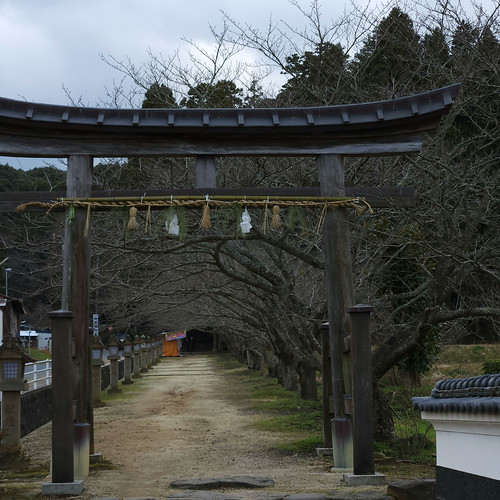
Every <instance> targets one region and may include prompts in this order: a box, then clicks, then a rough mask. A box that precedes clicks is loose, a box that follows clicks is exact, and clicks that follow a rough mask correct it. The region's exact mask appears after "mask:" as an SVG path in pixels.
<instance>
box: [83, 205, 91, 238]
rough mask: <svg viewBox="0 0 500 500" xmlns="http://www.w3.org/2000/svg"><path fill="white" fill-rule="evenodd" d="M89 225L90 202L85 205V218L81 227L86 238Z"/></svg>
mask: <svg viewBox="0 0 500 500" xmlns="http://www.w3.org/2000/svg"><path fill="white" fill-rule="evenodd" d="M89 226H90V203H89V204H88V205H87V218H86V219H85V228H84V229H83V236H84V238H86V237H87V236H88V235H89Z"/></svg>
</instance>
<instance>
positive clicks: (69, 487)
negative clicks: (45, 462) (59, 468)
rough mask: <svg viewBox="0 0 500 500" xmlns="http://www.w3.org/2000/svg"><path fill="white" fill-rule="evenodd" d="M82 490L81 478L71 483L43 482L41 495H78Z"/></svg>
mask: <svg viewBox="0 0 500 500" xmlns="http://www.w3.org/2000/svg"><path fill="white" fill-rule="evenodd" d="M82 491H83V480H81V479H80V480H77V481H73V482H72V483H43V484H42V495H74V496H76V495H80V494H81V493H82Z"/></svg>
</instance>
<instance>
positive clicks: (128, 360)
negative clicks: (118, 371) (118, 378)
mask: <svg viewBox="0 0 500 500" xmlns="http://www.w3.org/2000/svg"><path fill="white" fill-rule="evenodd" d="M133 349H134V342H133V341H132V340H131V339H130V337H129V336H128V335H127V336H126V337H125V340H124V341H123V356H124V358H125V362H124V363H125V366H124V370H123V372H124V375H123V382H122V383H123V384H133V383H134V382H133V381H132V380H131V379H130V376H131V374H132V357H133V355H134V350H133Z"/></svg>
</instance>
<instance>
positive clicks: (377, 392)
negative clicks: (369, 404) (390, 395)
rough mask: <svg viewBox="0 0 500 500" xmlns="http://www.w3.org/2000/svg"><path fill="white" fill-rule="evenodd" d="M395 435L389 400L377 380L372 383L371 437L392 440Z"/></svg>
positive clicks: (378, 439) (377, 439)
mask: <svg viewBox="0 0 500 500" xmlns="http://www.w3.org/2000/svg"><path fill="white" fill-rule="evenodd" d="M395 437H396V434H395V432H394V421H393V419H392V411H391V407H390V406H389V401H388V400H387V398H386V397H385V395H384V393H383V392H382V389H381V388H380V385H379V383H378V382H374V383H373V439H375V440H376V441H392V440H393V439H394V438H395Z"/></svg>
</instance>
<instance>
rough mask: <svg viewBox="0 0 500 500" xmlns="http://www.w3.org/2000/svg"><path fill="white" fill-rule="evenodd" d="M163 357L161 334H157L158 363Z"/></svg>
mask: <svg viewBox="0 0 500 500" xmlns="http://www.w3.org/2000/svg"><path fill="white" fill-rule="evenodd" d="M162 355H163V335H162V334H161V333H159V334H158V354H157V356H158V362H160V361H161V358H162Z"/></svg>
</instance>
